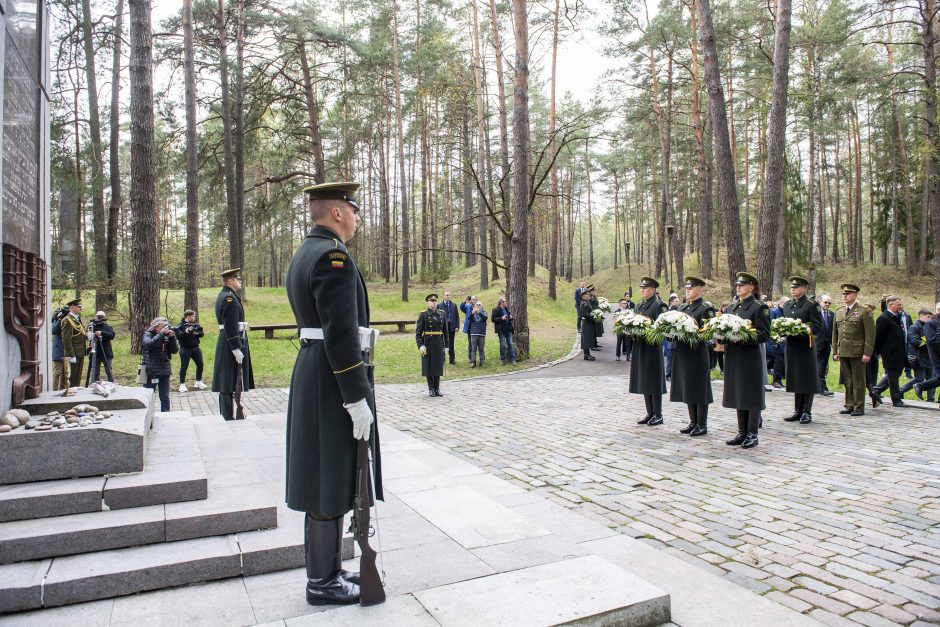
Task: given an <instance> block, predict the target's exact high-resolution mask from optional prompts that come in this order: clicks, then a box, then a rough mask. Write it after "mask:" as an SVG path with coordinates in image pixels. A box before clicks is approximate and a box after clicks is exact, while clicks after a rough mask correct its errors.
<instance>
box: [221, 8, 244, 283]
mask: <svg viewBox="0 0 940 627" xmlns="http://www.w3.org/2000/svg"><path fill="white" fill-rule="evenodd" d="M217 20H218V31H219V41H218V43H219V78H220V82H221V87H222V154H223V157H222V158H223V162H224V163H223V167H224V171H225V209H226V211H225V216H226V221H227V225H226V227H227V231H228V245H229V251H228V259H229V265H230V266H232V267H237V266H238V261H239V259H238V241H239V233H238V209H237V207H236V204H235V160H234V156H233V148H232V102H231V100H232V94H231V90H230V89H229V76H228V32H227V30H226V29H227V26H226V19H225V0H219V13H218V16H217Z"/></svg>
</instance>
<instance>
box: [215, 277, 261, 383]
mask: <svg viewBox="0 0 940 627" xmlns="http://www.w3.org/2000/svg"><path fill="white" fill-rule="evenodd" d="M215 320H216V322H217V323H218V324H219V339H217V340H216V342H215V362H214V364H215V365H214V367H213V368H212V391H213V392H220V393H222V394H232V393H233V392H234V391H235V373H236V367H237V366H238V364H237V363H235V355H233V354H232V351H233V350H235V349H236V348H237V349H240V350H241V352H242V353H243V354H244V358H243V359H242V387H243V388H244V389H246V390H250V389H253V388H254V387H255V375H254V373H253V372H252V371H251V352H250V351H249V350H248V334H247V333H242V332H241V331H239V329H238V323H239V322H245V308H244V307H242V301H241V299H240V298H239V297H238V294H237V293H236V292H235V291H234V290H231V289H229V288H227V287H223V288H222V291H221V292H219V295H218V296H216V298H215Z"/></svg>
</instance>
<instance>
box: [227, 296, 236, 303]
mask: <svg viewBox="0 0 940 627" xmlns="http://www.w3.org/2000/svg"><path fill="white" fill-rule="evenodd" d="M234 300H235V299H234V298H232V297H231V296H226V297H225V302H227V303H231V302H233V301H234Z"/></svg>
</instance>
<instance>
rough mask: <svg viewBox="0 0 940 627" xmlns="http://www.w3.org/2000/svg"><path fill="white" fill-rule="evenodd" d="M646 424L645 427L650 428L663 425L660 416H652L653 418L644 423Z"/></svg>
mask: <svg viewBox="0 0 940 627" xmlns="http://www.w3.org/2000/svg"><path fill="white" fill-rule="evenodd" d="M646 424H647V426H650V427H656V426H658V425H661V424H663V416H662V414H653V416H652V417H650V419H649V420H648V421H647V422H646Z"/></svg>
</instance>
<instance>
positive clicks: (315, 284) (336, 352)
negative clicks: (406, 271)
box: [287, 183, 383, 605]
mask: <svg viewBox="0 0 940 627" xmlns="http://www.w3.org/2000/svg"><path fill="white" fill-rule="evenodd" d="M358 189H359V184H358V183H325V184H321V185H314V186H312V187H308V188H306V189H305V190H304V191H305V192H306V193H307V195H308V198H309V208H310V216H311V218H312V220H313V223H314V224H315V225H316V226H315V227H313V230H311V231H310V233H309V234H308V235H307V237H306V238H305V239H304V241H303V243H302V244H301V245H300V247H299V248H298V249H297V252H296V253H294V258H293V259H292V260H291V263H290V268H289V269H288V271H287V298H288V300H289V301H290V306H291V310H292V311H293V312H294V317H295V318H296V320H297V327H298V328H299V332H300V351H299V353H298V355H297V361H296V363H295V364H294V372H293V375H292V376H291V386H290V396H289V398H288V402H287V506H288V507H289V508H291V509H293V510H296V511H301V512H305V513H306V518H305V523H304V556H305V560H306V567H307V587H306V595H307V602H308V603H311V604H313V605H322V604H326V603H357V602H358V601H359V573H349V572H347V571H345V570H343V568H342V566H343V563H342V544H343V516H344V515H345V514H346V513H347V512H348V511H350V510H351V509H352V508H353V506H354V499H355V496H356V483H357V479H356V477H357V473H356V470H357V464H356V454H357V448H358V446H357V442H358V440H368V441H369V444H370V446H371V449H372V457H373V459H374V460H375V471H374V477H375V488H374V492H373V496H374V497H375V498H377V499H379V500H383V495H382V478H381V477H382V475H381V458H380V453H379V433H378V428H377V425H376V424H375V420H374V416H375V413H374V411H375V410H374V408H375V399H374V394H373V385H374V383H373V375H372V372H371V369H369V368H367V367H366V363H365V360H364V349H365V348H367V347H368V346H369V344H368V342H369V337H370V335H371V330H370V329H369V328H368V327H369V296H368V292H367V291H366V284H365V281H364V280H363V278H362V274H361V273H360V272H359V268H358V267H357V266H356V262H355V260H354V259H353V256H352V255H351V254H350V252H349V250H348V249H347V248H346V242H348V241H349V240H350V239H351V238H352V237H353V235H355V233H356V229H357V228H358V226H359V221H360V217H359V205H358V204H356V200H355V198H354V196H353V194H355V192H356V191H357V190H358ZM364 340H365V343H364ZM366 498H367V497H366ZM366 506H367V507H368V505H366Z"/></svg>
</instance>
